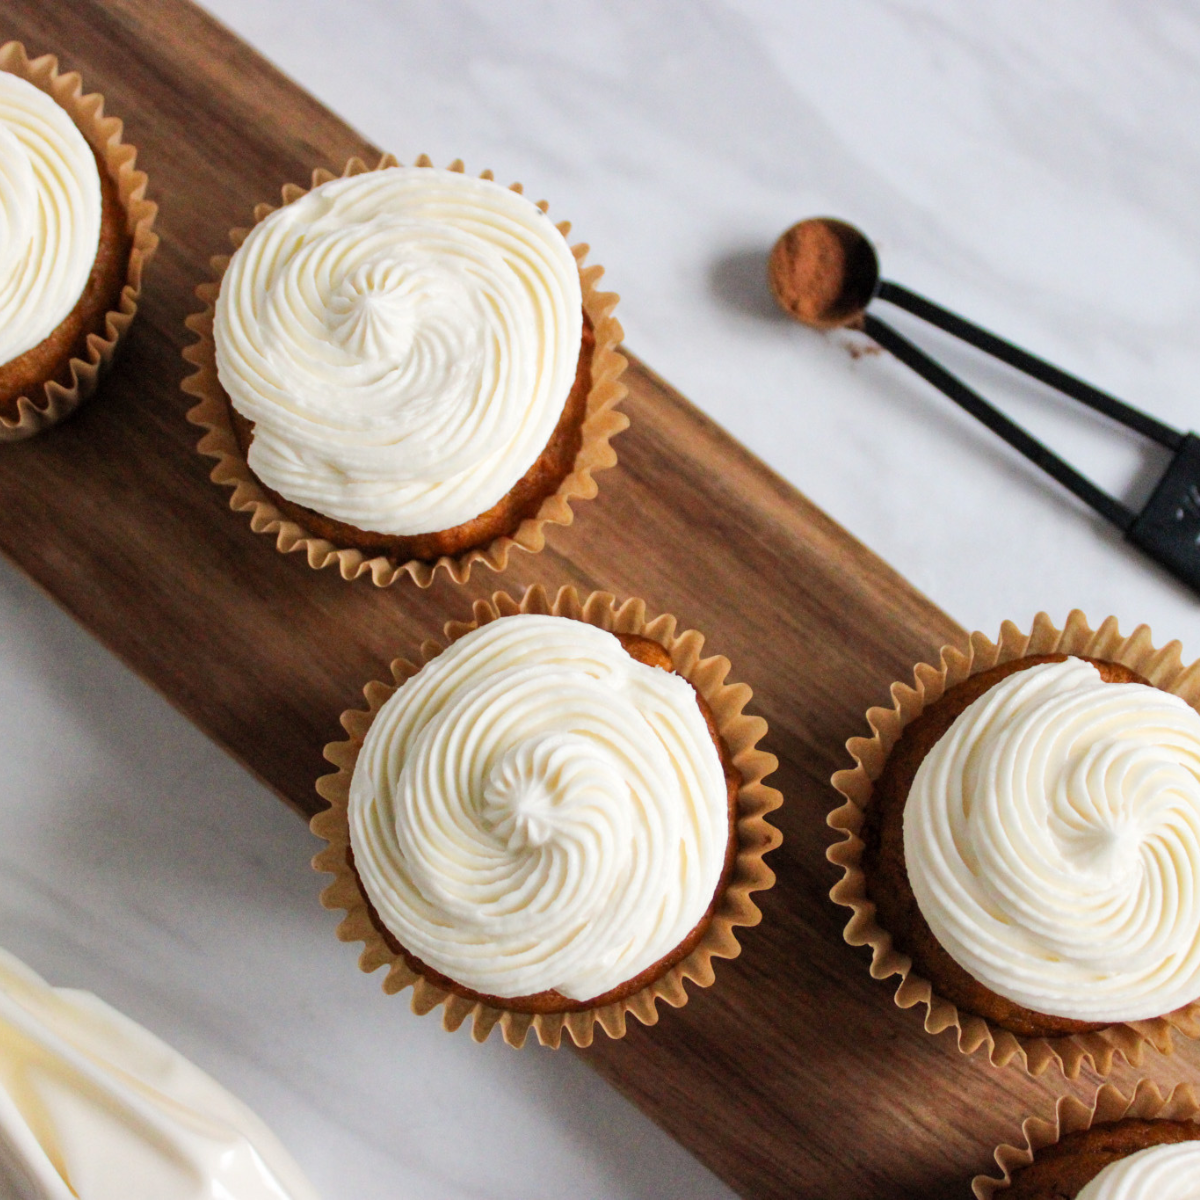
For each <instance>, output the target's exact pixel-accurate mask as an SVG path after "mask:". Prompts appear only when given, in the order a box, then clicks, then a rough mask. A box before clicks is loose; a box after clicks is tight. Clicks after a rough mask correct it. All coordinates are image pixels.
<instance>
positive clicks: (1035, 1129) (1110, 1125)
mask: <svg viewBox="0 0 1200 1200" xmlns="http://www.w3.org/2000/svg"><path fill="white" fill-rule="evenodd" d="M1197 1116H1200V1111H1198V1108H1197V1104H1196V1100H1195V1097H1194V1095H1193V1094H1192V1091H1191V1089H1190V1088H1189V1087H1187V1086H1186V1085H1184V1086H1180V1087H1178V1088H1176V1089H1175V1090H1174V1091H1173V1092H1172V1093H1171V1095H1170V1096H1169V1097H1167V1098H1166V1099H1164V1098H1163V1096H1162V1094H1161V1093H1160V1092H1159V1090H1158V1088H1157V1087H1156V1086H1155V1085H1154V1084H1152V1083H1150V1082H1148V1081H1145V1080H1143V1081H1142V1082H1141V1083H1139V1084H1138V1086H1137V1088H1136V1090H1135V1091H1134V1094H1133V1096H1132V1097H1125V1096H1123V1095H1122V1094H1121V1093H1120V1092H1118V1091H1117V1090H1116V1089H1115V1088H1112V1087H1105V1088H1102V1089H1101V1090H1100V1092H1099V1094H1098V1095H1097V1097H1096V1100H1095V1102H1094V1103H1093V1104H1092V1105H1091V1106H1090V1107H1088V1106H1085V1105H1084V1104H1082V1103H1081V1102H1080V1101H1078V1100H1076V1099H1074V1098H1073V1097H1063V1098H1062V1099H1061V1100H1059V1102H1058V1105H1057V1107H1056V1111H1055V1119H1054V1121H1053V1122H1050V1121H1039V1120H1029V1121H1026V1122H1025V1125H1024V1132H1025V1136H1026V1144H1025V1146H1024V1147H1021V1148H1018V1147H1016V1146H1007V1145H1006V1146H1001V1147H999V1148H998V1149H997V1151H996V1161H997V1163H998V1164H999V1165H1000V1166H1001V1168H1002V1169H1003V1171H1004V1175H1003V1177H1002V1178H999V1179H996V1178H993V1177H988V1176H982V1175H981V1176H977V1177H976V1178H975V1180H974V1183H973V1192H974V1195H975V1197H976V1200H993V1197H998V1198H1000V1200H1191V1198H1192V1197H1194V1196H1196V1195H1197V1194H1200V1124H1197Z"/></svg>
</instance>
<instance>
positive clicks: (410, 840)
mask: <svg viewBox="0 0 1200 1200" xmlns="http://www.w3.org/2000/svg"><path fill="white" fill-rule="evenodd" d="M349 822H350V841H351V846H352V849H353V851H354V863H355V867H356V869H357V870H358V873H359V877H360V878H361V880H362V883H363V887H364V888H365V890H366V893H367V895H368V897H369V898H370V900H371V901H372V903H373V904H374V905H375V908H376V910H377V911H378V913H379V916H380V917H381V919H382V920H383V922H384V924H385V925H386V926H387V927H388V928H389V929H390V930H391V931H392V933H393V934H395V936H396V938H397V939H398V940H399V941H400V943H401V944H402V945H403V946H404V948H405V949H406V950H408V951H410V952H411V953H413V954H415V955H416V956H417V957H418V958H420V959H421V960H422V961H423V962H425V963H426V964H427V965H429V966H430V967H432V968H434V969H435V970H436V971H438V972H440V973H442V974H444V975H446V976H448V977H449V978H451V979H453V980H456V981H457V982H458V983H461V984H464V985H466V986H467V987H470V988H472V989H474V990H475V991H478V992H481V993H484V994H487V995H496V996H505V997H514V996H525V995H531V994H533V993H536V992H541V991H545V990H548V989H552V988H553V989H557V990H558V991H559V992H561V993H562V994H563V995H565V996H568V997H570V998H572V999H575V1000H589V999H592V998H594V997H596V996H600V995H603V994H604V993H605V992H607V991H610V990H611V989H612V988H615V987H617V986H618V985H620V984H622V983H624V982H626V981H627V980H629V979H632V978H633V977H634V976H636V975H638V974H640V973H641V972H642V971H644V970H646V968H648V967H650V966H651V965H652V964H654V963H655V962H657V961H658V960H659V959H660V958H663V957H664V956H665V955H667V954H668V953H669V952H670V951H671V950H673V949H674V948H675V947H676V946H677V945H679V943H680V942H682V941H683V939H684V938H685V937H686V936H687V935H688V933H690V932H691V930H692V929H693V928H694V927H695V926H696V924H697V923H698V922H699V921H700V919H701V917H703V915H704V913H705V911H706V910H707V908H708V906H709V904H710V903H711V901H712V898H713V895H714V893H715V891H716V888H717V885H718V883H719V881H720V877H721V871H722V868H723V865H724V860H725V852H726V847H727V845H728V838H729V800H728V793H727V790H726V784H725V777H724V773H723V770H722V767H721V759H720V755H719V754H718V752H717V748H716V746H715V745H714V744H713V740H712V737H711V735H710V733H709V730H708V726H707V724H706V722H705V720H704V716H703V714H702V713H701V711H700V708H699V705H698V704H697V701H696V694H695V692H694V691H693V690H692V687H691V685H690V684H689V683H688V682H687V681H686V680H685V679H683V678H682V677H680V676H678V675H675V674H673V673H672V672H669V671H664V670H661V669H659V668H657V667H650V666H647V665H645V664H644V663H639V662H637V661H635V660H634V659H633V658H631V657H630V656H629V655H628V654H627V653H626V652H625V650H624V648H623V647H622V646H621V643H620V642H619V641H618V640H617V639H616V637H614V636H613V635H612V634H610V633H606V632H605V631H604V630H602V629H597V628H594V627H593V626H591V625H587V624H584V623H583V622H580V621H571V620H567V619H566V618H562V617H551V616H537V615H532V614H528V615H524V614H523V615H517V616H511V617H504V618H502V619H500V620H498V621H494V622H491V623H490V624H487V625H484V626H482V627H481V628H479V629H477V630H475V631H473V632H472V633H469V634H467V635H466V636H465V637H463V638H461V639H459V640H458V641H457V642H455V643H453V644H452V645H451V646H450V647H449V648H448V649H446V650H445V651H443V653H442V654H440V655H439V656H438V657H437V658H435V659H433V660H432V661H431V662H429V663H427V664H426V665H425V666H424V667H422V668H421V670H420V671H419V672H418V674H417V675H415V676H414V677H413V678H411V679H409V680H408V681H406V682H405V683H404V684H403V685H402V686H401V687H400V688H399V689H398V690H397V691H396V693H395V694H394V695H393V696H392V697H391V698H390V699H389V700H388V701H387V703H386V704H384V706H383V707H382V708H381V709H380V711H379V712H378V713H377V714H376V716H375V719H374V722H373V723H372V725H371V728H370V731H369V733H368V735H367V738H366V740H365V743H364V745H363V748H362V751H361V752H360V754H359V757H358V762H357V764H356V766H355V769H354V775H353V778H352V781H351V785H350V804H349Z"/></svg>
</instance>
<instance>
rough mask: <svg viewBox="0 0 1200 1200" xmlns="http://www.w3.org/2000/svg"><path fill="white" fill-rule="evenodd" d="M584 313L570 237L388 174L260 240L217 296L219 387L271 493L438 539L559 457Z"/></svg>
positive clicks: (268, 227) (362, 178)
mask: <svg viewBox="0 0 1200 1200" xmlns="http://www.w3.org/2000/svg"><path fill="white" fill-rule="evenodd" d="M581 303H582V296H581V292H580V285H579V271H578V269H577V267H576V265H575V259H574V257H573V255H572V254H571V251H570V249H569V248H568V246H567V242H566V239H565V238H564V237H563V236H562V234H561V233H559V231H558V229H557V228H555V226H554V224H553V223H552V222H551V221H550V219H549V217H547V216H546V214H545V213H544V212H542V211H541V210H540V209H539V208H538V207H537V205H535V204H533V203H531V202H530V201H529V200H527V199H526V198H525V197H524V196H522V195H520V194H519V193H517V192H514V191H512V190H511V189H510V188H506V187H502V186H501V185H500V184H498V183H495V182H493V181H492V180H489V179H471V178H470V177H469V176H466V175H464V174H463V173H462V172H455V171H442V170H438V169H436V168H432V167H429V168H424V167H397V168H393V169H391V170H387V171H372V172H367V173H364V174H361V175H353V176H347V177H345V178H342V179H336V180H331V181H330V182H329V183H326V184H325V185H324V186H323V187H321V188H320V189H319V190H317V191H313V192H310V193H308V195H305V196H301V197H299V198H298V199H297V200H296V201H294V202H293V203H292V204H289V205H287V206H285V207H284V208H281V209H278V210H276V211H275V212H274V213H271V214H269V216H268V217H267V219H265V220H263V221H261V222H259V224H258V225H256V226H255V227H254V228H253V229H252V230H251V231H250V233H249V235H248V236H247V238H246V240H245V241H244V242H243V243H242V246H241V247H240V249H239V250H238V253H237V254H236V255H235V256H234V258H233V260H232V262H231V263H230V265H229V268H228V270H227V271H226V274H225V279H224V282H223V285H222V288H221V293H220V296H219V297H218V299H217V309H216V316H215V321H214V328H213V332H214V336H215V339H216V354H217V374H218V377H219V379H220V381H221V385H222V386H223V387H224V388H225V391H226V392H227V393H228V395H229V398H230V402H231V403H232V404H233V406H234V408H235V409H237V411H238V412H240V413H241V414H242V415H243V416H244V417H246V418H247V419H249V420H251V421H253V422H254V441H253V443H252V445H251V446H250V451H249V455H248V459H247V461H248V463H249V466H250V468H251V470H253V471H254V473H255V474H256V475H257V476H258V477H259V478H260V479H261V480H262V481H263V482H264V483H265V484H267V486H268V487H271V488H273V489H274V490H275V491H277V492H279V494H280V495H282V496H284V497H285V498H287V499H288V500H291V501H293V502H295V503H297V504H302V505H304V506H305V507H307V508H312V509H315V510H316V511H318V512H320V513H324V514H326V515H327V516H330V517H334V518H336V519H337V520H339V521H345V522H347V523H348V524H351V525H354V526H356V527H357V528H359V529H364V530H370V531H372V532H376V533H387V534H405V535H408V534H419V533H429V532H433V531H435V530H439V529H449V528H452V527H453V526H455V525H461V524H463V523H464V522H466V521H469V520H471V519H472V518H474V517H477V516H478V515H479V514H480V513H482V512H486V511H487V510H488V509H490V508H491V507H492V506H493V505H494V504H496V503H497V502H498V501H499V500H500V499H501V498H502V497H503V496H504V495H505V494H506V493H507V492H508V491H509V490H510V489H511V488H512V486H513V485H514V484H515V483H516V482H517V480H518V479H520V478H521V476H522V475H524V474H525V472H526V470H528V468H529V467H530V466H531V465H532V463H533V462H534V460H535V459H536V458H537V457H538V455H539V454H540V453H541V451H542V449H543V447H544V446H545V445H546V443H547V441H548V440H549V438H550V435H551V433H553V431H554V428H555V426H556V425H557V423H558V419H559V416H560V414H561V412H562V407H563V402H564V401H565V399H566V397H567V393H568V392H569V391H570V388H571V383H572V381H573V380H574V377H575V362H576V359H577V357H578V355H579V339H580V334H581V330H582V309H581V307H580V305H581Z"/></svg>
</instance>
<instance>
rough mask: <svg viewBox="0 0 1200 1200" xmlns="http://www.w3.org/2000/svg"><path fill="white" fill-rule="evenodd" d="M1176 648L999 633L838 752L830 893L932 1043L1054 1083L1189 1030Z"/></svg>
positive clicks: (1196, 721) (1196, 687)
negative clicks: (842, 765) (1053, 1076)
mask: <svg viewBox="0 0 1200 1200" xmlns="http://www.w3.org/2000/svg"><path fill="white" fill-rule="evenodd" d="M1179 651H1180V647H1179V643H1178V642H1174V643H1171V644H1170V645H1168V646H1166V647H1165V648H1164V649H1162V650H1156V649H1155V648H1154V646H1153V644H1152V642H1151V639H1150V634H1149V631H1148V630H1147V629H1146V628H1145V627H1144V626H1143V627H1139V628H1138V629H1137V630H1136V631H1135V632H1134V633H1133V634H1132V635H1131V636H1130V637H1128V638H1125V637H1122V636H1121V634H1120V631H1119V629H1118V626H1117V622H1116V620H1115V619H1112V618H1110V619H1109V620H1107V621H1105V622H1104V623H1103V625H1101V627H1100V628H1099V629H1098V630H1096V631H1095V632H1093V631H1092V630H1091V629H1090V628H1089V627H1088V625H1087V622H1086V620H1085V619H1084V618H1083V615H1082V614H1081V613H1078V612H1075V613H1072V614H1071V616H1070V618H1069V619H1068V622H1067V625H1066V628H1065V629H1064V630H1062V631H1061V632H1060V631H1059V630H1057V629H1056V628H1055V627H1054V626H1053V624H1052V623H1051V622H1050V620H1049V619H1048V618H1047V617H1046V616H1045V614H1041V615H1039V617H1038V618H1037V620H1036V621H1035V623H1034V627H1033V631H1032V633H1031V634H1028V635H1026V634H1024V633H1022V632H1021V631H1020V630H1019V629H1017V627H1016V626H1014V625H1011V624H1008V623H1006V624H1005V626H1004V628H1003V630H1002V632H1001V638H1000V641H999V643H998V644H993V643H992V642H990V641H989V640H988V639H987V638H985V637H984V636H983V635H981V634H973V635H972V637H971V642H970V646H969V649H968V652H967V653H966V654H963V653H961V652H959V651H956V650H953V649H947V650H945V651H943V655H942V661H941V664H940V665H939V666H932V665H929V664H922V665H921V666H918V667H917V668H916V671H915V687H911V686H908V685H905V684H899V683H898V684H894V685H893V686H892V696H893V700H894V707H893V708H892V709H891V710H887V709H881V708H876V709H872V710H871V711H870V712H869V713H868V714H867V716H868V720H869V722H870V725H871V727H872V729H873V730H874V737H872V738H869V739H868V738H855V739H852V740H851V741H850V742H849V743H847V746H848V749H849V750H850V752H851V754H852V755H853V756H854V757H855V758H856V759H857V760H858V762H859V766H858V767H857V768H855V769H854V770H850V771H842V772H839V773H838V774H837V775H835V776H834V785H835V787H837V789H838V790H839V791H840V792H841V793H842V795H843V796H844V797H845V798H846V800H847V803H846V804H845V805H843V806H842V807H841V808H839V809H838V810H836V811H835V812H834V813H832V814H831V816H830V818H829V823H830V825H831V826H833V827H834V828H835V829H838V830H840V831H842V833H843V834H844V840H843V841H842V842H840V843H837V844H835V845H834V846H833V847H831V849H830V851H829V857H830V859H831V861H833V862H835V863H837V864H838V865H840V866H841V867H842V868H843V870H844V872H845V874H844V877H843V879H842V880H840V881H839V883H838V884H837V885H836V886H835V888H834V889H833V892H832V893H831V895H832V897H833V899H834V900H835V901H837V902H838V903H840V904H844V905H846V906H847V907H849V908H851V909H853V910H854V915H853V916H852V918H851V920H850V922H849V924H848V925H847V927H846V933H845V936H846V940H847V941H849V942H850V943H851V944H853V945H869V946H870V947H871V948H872V951H873V958H872V964H871V973H872V974H873V975H874V976H875V977H876V978H886V977H887V976H889V975H897V974H898V975H899V976H900V977H901V979H900V984H899V987H898V988H897V991H896V1002H897V1004H899V1005H901V1006H902V1007H905V1008H907V1007H911V1006H913V1005H916V1004H925V1005H926V1006H927V1009H928V1012H927V1016H926V1021H925V1026H926V1029H928V1030H929V1031H930V1032H940V1031H942V1030H946V1029H954V1030H956V1032H957V1036H958V1042H959V1046H960V1048H961V1049H962V1050H964V1051H965V1052H967V1053H971V1052H974V1051H976V1050H978V1049H980V1048H984V1049H985V1050H986V1052H987V1053H988V1055H989V1057H990V1058H991V1060H992V1062H993V1063H995V1064H997V1065H1002V1064H1004V1063H1007V1062H1009V1061H1011V1060H1013V1059H1018V1060H1021V1061H1023V1062H1024V1063H1025V1065H1026V1066H1027V1068H1028V1069H1029V1070H1030V1071H1031V1072H1032V1073H1034V1074H1039V1073H1040V1072H1041V1071H1043V1070H1045V1069H1046V1067H1047V1066H1049V1065H1050V1064H1051V1063H1054V1062H1057V1063H1059V1064H1060V1065H1061V1067H1062V1069H1063V1071H1064V1072H1065V1073H1066V1075H1067V1076H1068V1078H1074V1077H1075V1076H1077V1075H1078V1073H1079V1071H1080V1069H1081V1067H1082V1065H1083V1064H1084V1062H1085V1061H1088V1060H1090V1061H1091V1063H1092V1064H1093V1066H1094V1068H1095V1069H1096V1070H1097V1071H1099V1072H1101V1073H1104V1072H1107V1071H1109V1070H1110V1069H1111V1067H1112V1063H1113V1059H1114V1056H1115V1055H1117V1054H1121V1055H1123V1056H1124V1057H1125V1058H1127V1059H1128V1060H1129V1061H1131V1062H1138V1061H1140V1058H1141V1054H1142V1049H1143V1046H1144V1044H1145V1043H1146V1042H1150V1043H1151V1044H1153V1045H1155V1046H1156V1047H1157V1048H1158V1049H1160V1050H1163V1051H1169V1050H1170V1047H1171V1031H1172V1030H1173V1029H1174V1030H1178V1031H1180V1032H1182V1033H1184V1034H1185V1035H1187V1036H1191V1037H1195V1036H1197V1035H1200V1003H1197V1000H1198V998H1200V713H1198V712H1197V709H1196V706H1197V704H1198V703H1200V664H1197V665H1193V666H1192V667H1191V668H1188V669H1186V670H1185V669H1184V668H1183V666H1182V664H1181V661H1180V653H1179Z"/></svg>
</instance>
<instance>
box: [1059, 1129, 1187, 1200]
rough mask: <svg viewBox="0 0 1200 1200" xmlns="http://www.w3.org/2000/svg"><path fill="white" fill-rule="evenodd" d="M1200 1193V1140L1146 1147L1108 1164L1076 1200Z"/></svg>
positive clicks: (1179, 1199) (1171, 1199)
mask: <svg viewBox="0 0 1200 1200" xmlns="http://www.w3.org/2000/svg"><path fill="white" fill-rule="evenodd" d="M1197 1195H1200V1141H1195V1142H1177V1143H1176V1144H1175V1145H1171V1146H1147V1147H1146V1149H1145V1150H1138V1151H1137V1152H1136V1153H1134V1154H1130V1155H1129V1156H1128V1157H1127V1158H1123V1159H1121V1160H1120V1161H1119V1162H1115V1163H1110V1164H1109V1165H1108V1166H1107V1167H1105V1168H1104V1169H1103V1170H1102V1171H1101V1172H1100V1174H1099V1175H1097V1176H1095V1178H1093V1179H1092V1180H1091V1182H1090V1183H1087V1184H1085V1185H1084V1187H1083V1189H1082V1190H1081V1191H1080V1192H1079V1193H1078V1195H1077V1196H1076V1200H1195V1197H1196V1196H1197Z"/></svg>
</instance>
